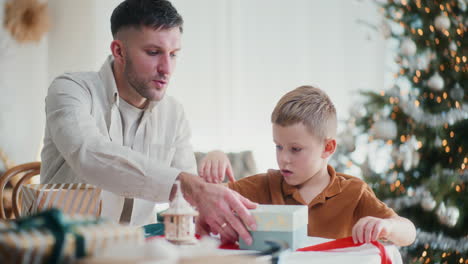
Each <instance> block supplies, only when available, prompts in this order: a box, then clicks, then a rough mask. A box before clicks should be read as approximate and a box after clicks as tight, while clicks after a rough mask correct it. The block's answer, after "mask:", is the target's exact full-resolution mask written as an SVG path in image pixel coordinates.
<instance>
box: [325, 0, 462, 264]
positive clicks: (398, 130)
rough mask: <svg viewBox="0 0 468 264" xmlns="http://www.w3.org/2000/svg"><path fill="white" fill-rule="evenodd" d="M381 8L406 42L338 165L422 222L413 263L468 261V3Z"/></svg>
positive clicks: (387, 27) (391, 31)
mask: <svg viewBox="0 0 468 264" xmlns="http://www.w3.org/2000/svg"><path fill="white" fill-rule="evenodd" d="M379 5H380V7H379V8H381V10H382V13H383V14H384V18H385V19H384V23H383V26H382V27H379V28H380V29H381V31H382V33H384V35H386V36H387V37H388V41H389V42H392V41H393V43H397V49H395V51H396V55H395V62H396V64H395V65H396V66H397V67H395V72H394V76H393V79H392V81H391V83H392V85H391V87H390V88H389V89H386V90H382V91H381V92H363V99H362V100H363V102H362V104H355V105H354V106H353V109H352V110H351V111H350V113H351V118H350V120H348V122H347V129H345V130H344V132H343V134H341V136H340V138H339V139H340V141H341V144H339V145H340V147H339V149H338V150H337V153H336V155H335V157H334V160H333V162H332V165H335V166H336V167H337V170H338V171H344V172H349V173H350V174H360V175H362V176H363V179H364V180H365V181H366V182H367V183H368V184H369V185H370V186H371V187H372V188H373V190H374V191H375V193H376V195H377V197H379V198H380V199H381V200H384V201H385V202H386V203H387V204H388V205H389V206H390V207H392V208H394V210H395V211H397V213H398V214H399V215H401V216H403V217H406V218H409V219H410V220H411V221H413V223H414V224H415V225H416V227H417V230H418V233H417V238H416V241H415V243H414V244H413V245H411V246H409V247H405V248H402V249H401V252H402V255H403V257H404V262H405V263H468V191H467V187H468V186H467V183H468V173H467V170H466V167H467V165H468V155H467V149H468V102H467V92H466V91H467V88H468V65H467V57H468V38H467V26H468V15H467V14H468V12H467V3H466V0H431V1H430V0H426V1H424V0H414V1H411V0H395V1H385V2H384V3H382V2H381V3H380V4H379Z"/></svg>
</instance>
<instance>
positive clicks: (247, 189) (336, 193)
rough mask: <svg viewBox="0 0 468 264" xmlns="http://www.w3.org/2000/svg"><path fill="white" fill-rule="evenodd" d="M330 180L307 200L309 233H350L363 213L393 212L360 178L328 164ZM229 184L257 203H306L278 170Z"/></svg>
mask: <svg viewBox="0 0 468 264" xmlns="http://www.w3.org/2000/svg"><path fill="white" fill-rule="evenodd" d="M328 174H329V175H330V183H329V184H328V186H327V187H326V188H325V189H324V190H323V191H322V192H321V193H320V194H318V195H317V196H316V197H315V198H314V199H313V200H312V201H311V202H310V203H309V204H308V206H309V225H308V235H309V236H315V237H324V238H333V239H338V238H343V237H348V236H351V235H352V234H351V230H352V228H353V226H354V224H355V223H356V222H357V221H358V220H359V219H360V218H362V217H364V216H374V217H380V218H389V217H392V216H394V215H396V213H395V212H394V211H393V210H392V209H391V208H389V207H387V205H385V204H384V203H383V202H382V201H380V200H379V199H378V198H377V197H376V196H375V194H374V192H373V191H372V190H371V188H370V187H369V186H368V185H367V184H366V183H365V182H364V181H362V180H361V179H359V178H356V177H353V176H350V175H346V174H342V173H336V172H335V169H333V167H332V166H330V165H328ZM228 186H229V188H231V189H233V190H235V191H237V192H238V193H240V194H241V195H243V196H245V197H246V198H248V199H250V200H251V201H253V202H257V203H259V204H290V205H307V204H306V203H305V202H304V200H303V199H302V197H301V195H300V193H299V189H298V188H297V187H294V186H291V185H289V184H287V183H286V182H285V181H284V180H283V176H282V175H281V173H280V171H278V170H270V171H268V173H263V174H257V175H253V176H250V177H247V178H243V179H241V180H239V181H237V182H234V183H229V185H228Z"/></svg>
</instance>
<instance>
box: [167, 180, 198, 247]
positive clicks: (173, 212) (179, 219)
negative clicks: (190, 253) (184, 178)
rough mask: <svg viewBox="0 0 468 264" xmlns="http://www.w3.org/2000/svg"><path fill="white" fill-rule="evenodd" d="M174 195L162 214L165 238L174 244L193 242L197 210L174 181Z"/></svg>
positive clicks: (178, 183)
mask: <svg viewBox="0 0 468 264" xmlns="http://www.w3.org/2000/svg"><path fill="white" fill-rule="evenodd" d="M176 188H177V191H176V195H175V197H174V199H172V201H171V203H170V205H169V209H167V210H166V211H165V212H164V213H162V215H163V216H164V233H165V236H166V239H167V240H169V241H170V242H172V243H174V244H194V243H196V242H197V240H196V238H195V216H197V215H198V212H197V211H196V210H195V209H193V208H192V206H190V204H189V203H188V202H187V201H186V200H185V199H184V196H183V195H182V191H181V188H180V182H179V181H176Z"/></svg>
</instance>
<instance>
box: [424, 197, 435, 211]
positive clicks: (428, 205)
mask: <svg viewBox="0 0 468 264" xmlns="http://www.w3.org/2000/svg"><path fill="white" fill-rule="evenodd" d="M436 205H437V202H436V201H435V200H434V198H433V197H432V195H430V194H429V195H428V196H427V197H423V198H422V200H421V207H422V208H423V209H424V210H425V211H428V212H429V211H432V210H434V208H435V207H436Z"/></svg>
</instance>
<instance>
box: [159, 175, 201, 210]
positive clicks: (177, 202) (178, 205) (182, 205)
mask: <svg viewBox="0 0 468 264" xmlns="http://www.w3.org/2000/svg"><path fill="white" fill-rule="evenodd" d="M175 184H176V188H177V190H176V195H175V197H174V199H172V201H171V203H170V204H169V209H167V210H166V211H165V212H163V213H162V214H161V215H163V216H169V215H188V216H197V215H198V212H197V211H196V210H195V209H194V208H193V207H192V206H191V205H190V204H189V203H188V202H187V200H185V198H184V196H183V195H182V190H181V188H180V181H176V182H175Z"/></svg>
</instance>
